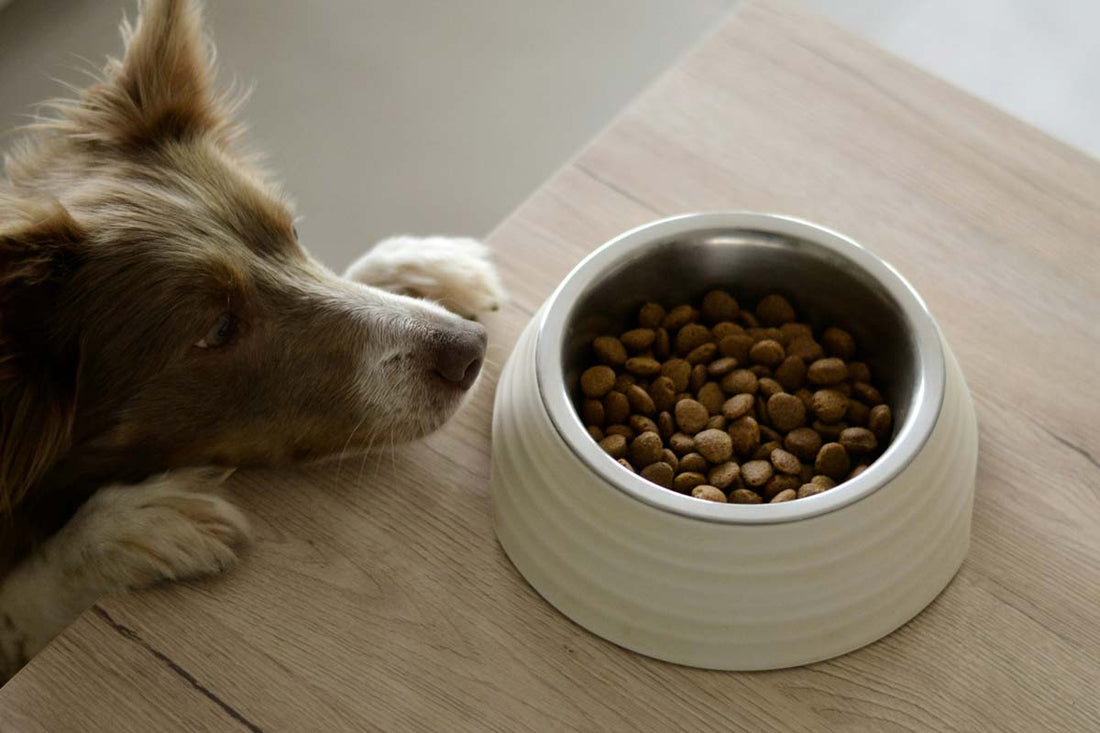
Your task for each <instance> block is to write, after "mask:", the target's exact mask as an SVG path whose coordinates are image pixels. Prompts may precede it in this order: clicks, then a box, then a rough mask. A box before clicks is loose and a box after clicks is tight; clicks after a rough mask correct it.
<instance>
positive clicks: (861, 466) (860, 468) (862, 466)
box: [846, 463, 867, 480]
mask: <svg viewBox="0 0 1100 733" xmlns="http://www.w3.org/2000/svg"><path fill="white" fill-rule="evenodd" d="M866 470H867V465H866V464H864V463H861V464H859V465H858V466H856V467H855V468H853V469H852V472H851V473H850V474H848V478H847V479H846V480H851V479H854V478H855V477H856V476H858V475H860V474H861V473H863V472H864V471H866Z"/></svg>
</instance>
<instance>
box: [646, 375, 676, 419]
mask: <svg viewBox="0 0 1100 733" xmlns="http://www.w3.org/2000/svg"><path fill="white" fill-rule="evenodd" d="M649 396H650V397H651V398H652V399H653V406H654V407H656V408H657V410H658V411H659V412H663V411H665V410H671V409H672V406H673V405H675V404H676V384H675V383H674V382H673V381H672V380H671V379H669V378H668V377H657V378H656V379H654V380H653V381H652V382H650V384H649Z"/></svg>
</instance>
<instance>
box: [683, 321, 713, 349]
mask: <svg viewBox="0 0 1100 733" xmlns="http://www.w3.org/2000/svg"><path fill="white" fill-rule="evenodd" d="M712 340H713V337H712V336H711V334H710V329H709V328H707V327H706V326H704V325H702V324H701V323H689V324H687V325H686V326H684V327H683V328H681V329H680V330H679V332H678V333H677V334H676V351H678V352H680V353H681V354H686V353H688V352H689V351H691V350H692V349H694V348H695V347H696V346H702V345H703V344H706V343H710V342H711V341H712Z"/></svg>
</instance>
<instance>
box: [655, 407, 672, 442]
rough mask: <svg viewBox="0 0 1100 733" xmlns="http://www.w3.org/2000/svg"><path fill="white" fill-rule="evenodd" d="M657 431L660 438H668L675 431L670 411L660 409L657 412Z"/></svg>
mask: <svg viewBox="0 0 1100 733" xmlns="http://www.w3.org/2000/svg"><path fill="white" fill-rule="evenodd" d="M657 432H658V434H660V436H661V437H662V438H664V439H665V440H668V439H669V438H671V437H672V434H673V433H675V432H676V421H675V420H673V419H672V413H671V412H669V411H668V410H662V411H661V412H659V413H658V414H657Z"/></svg>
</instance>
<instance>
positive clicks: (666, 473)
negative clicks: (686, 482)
mask: <svg viewBox="0 0 1100 733" xmlns="http://www.w3.org/2000/svg"><path fill="white" fill-rule="evenodd" d="M641 475H642V477H643V478H646V479H649V480H650V481H652V482H653V483H655V484H657V485H658V486H663V487H665V488H666V489H671V488H672V478H673V472H672V466H670V465H668V464H667V463H665V462H664V461H657V462H656V463H651V464H649V465H648V466H646V467H645V468H643V469H642V470H641Z"/></svg>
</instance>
